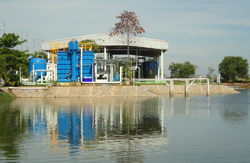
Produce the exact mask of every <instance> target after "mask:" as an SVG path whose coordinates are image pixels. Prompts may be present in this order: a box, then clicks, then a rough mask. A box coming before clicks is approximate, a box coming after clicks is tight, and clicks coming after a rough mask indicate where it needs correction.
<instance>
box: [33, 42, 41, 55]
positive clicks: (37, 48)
mask: <svg viewBox="0 0 250 163" xmlns="http://www.w3.org/2000/svg"><path fill="white" fill-rule="evenodd" d="M35 40H37V56H38V55H39V41H40V40H42V39H34V41H35Z"/></svg>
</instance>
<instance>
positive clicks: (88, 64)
mask: <svg viewBox="0 0 250 163" xmlns="http://www.w3.org/2000/svg"><path fill="white" fill-rule="evenodd" d="M93 59H94V53H93V52H92V51H83V50H82V49H81V51H79V48H78V42H77V41H75V42H73V41H71V42H69V44H68V51H58V52H57V78H58V79H57V81H58V82H71V81H79V79H80V80H81V82H92V81H93V78H94V73H93V68H94V60H93Z"/></svg>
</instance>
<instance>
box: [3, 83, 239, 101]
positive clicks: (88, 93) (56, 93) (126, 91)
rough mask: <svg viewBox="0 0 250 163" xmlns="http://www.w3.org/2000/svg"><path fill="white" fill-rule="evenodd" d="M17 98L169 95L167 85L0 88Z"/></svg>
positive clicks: (214, 89) (213, 90)
mask: <svg viewBox="0 0 250 163" xmlns="http://www.w3.org/2000/svg"><path fill="white" fill-rule="evenodd" d="M1 89H2V90H3V91H5V92H9V93H11V94H12V95H14V96H15V97H17V98H64V97H66V98H75V97H139V96H142V97H150V96H151V97H155V96H157V94H169V90H170V88H169V86H167V85H141V86H68V87H60V86H57V87H10V88H6V87H5V88H1ZM172 90H173V94H185V92H186V89H185V86H184V85H174V87H173V89H172ZM233 93H240V92H238V91H235V90H234V89H232V88H229V87H226V86H223V85H210V87H209V94H233ZM189 94H190V95H191V94H207V86H206V85H191V86H190V87H189Z"/></svg>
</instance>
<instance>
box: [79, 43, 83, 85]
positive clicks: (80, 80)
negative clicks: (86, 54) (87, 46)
mask: <svg viewBox="0 0 250 163" xmlns="http://www.w3.org/2000/svg"><path fill="white" fill-rule="evenodd" d="M82 51H83V48H82V47H81V80H80V81H81V83H82Z"/></svg>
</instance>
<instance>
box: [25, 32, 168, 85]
mask: <svg viewBox="0 0 250 163" xmlns="http://www.w3.org/2000/svg"><path fill="white" fill-rule="evenodd" d="M82 40H93V41H94V42H95V43H96V44H97V45H98V46H99V47H100V48H99V49H98V51H93V49H92V45H91V43H80V42H81V41H82ZM42 50H43V51H45V52H47V53H48V59H47V60H45V59H44V60H43V59H38V58H30V64H29V75H30V77H31V78H32V79H33V82H35V81H40V82H44V81H49V80H54V81H55V80H57V81H58V82H71V81H78V82H82V83H119V82H121V80H122V78H124V77H125V76H126V75H125V74H124V72H123V67H125V66H126V64H127V62H126V61H127V58H128V57H127V36H122V35H120V36H114V37H110V36H109V34H95V35H88V36H80V37H73V38H65V39H57V40H51V41H45V42H43V43H42ZM167 50H168V42H167V41H164V40H156V39H149V38H141V37H132V36H131V37H130V38H129V60H130V61H131V65H130V66H129V71H131V74H133V77H135V78H155V79H163V73H164V72H163V66H164V64H163V55H164V53H165V52H166V51H167ZM127 67H128V66H127Z"/></svg>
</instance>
